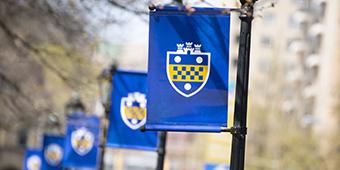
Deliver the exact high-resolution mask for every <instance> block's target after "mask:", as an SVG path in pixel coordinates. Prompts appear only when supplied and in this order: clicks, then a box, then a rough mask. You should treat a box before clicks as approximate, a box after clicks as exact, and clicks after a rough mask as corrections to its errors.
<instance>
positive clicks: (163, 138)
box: [156, 131, 167, 170]
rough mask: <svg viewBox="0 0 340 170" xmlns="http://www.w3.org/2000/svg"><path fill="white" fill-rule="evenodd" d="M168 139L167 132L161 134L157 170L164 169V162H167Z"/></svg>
mask: <svg viewBox="0 0 340 170" xmlns="http://www.w3.org/2000/svg"><path fill="white" fill-rule="evenodd" d="M166 137H167V132H163V131H162V132H159V145H158V150H157V154H158V158H157V168H156V170H163V169H164V160H165V152H166Z"/></svg>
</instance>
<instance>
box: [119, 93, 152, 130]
mask: <svg viewBox="0 0 340 170" xmlns="http://www.w3.org/2000/svg"><path fill="white" fill-rule="evenodd" d="M120 114H121V116H122V119H123V122H124V123H125V125H126V126H128V127H129V128H131V129H132V130H136V129H139V128H140V127H142V126H143V125H144V124H145V122H146V97H145V94H143V93H139V92H133V93H129V94H128V96H127V97H122V99H121V104H120Z"/></svg>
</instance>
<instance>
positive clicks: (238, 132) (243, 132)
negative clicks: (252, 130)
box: [221, 127, 248, 135]
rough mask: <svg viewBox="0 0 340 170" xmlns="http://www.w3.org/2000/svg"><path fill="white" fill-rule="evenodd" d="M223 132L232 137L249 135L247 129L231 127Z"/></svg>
mask: <svg viewBox="0 0 340 170" xmlns="http://www.w3.org/2000/svg"><path fill="white" fill-rule="evenodd" d="M221 131H222V132H229V133H231V134H232V135H247V131H248V128H247V127H231V128H222V129H221Z"/></svg>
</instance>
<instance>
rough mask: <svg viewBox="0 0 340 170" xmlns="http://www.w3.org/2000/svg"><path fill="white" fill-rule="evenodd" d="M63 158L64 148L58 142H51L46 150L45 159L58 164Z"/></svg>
mask: <svg viewBox="0 0 340 170" xmlns="http://www.w3.org/2000/svg"><path fill="white" fill-rule="evenodd" d="M62 158H63V149H62V148H61V147H60V146H59V145H57V144H54V143H52V144H49V145H48V146H47V148H46V150H45V159H46V161H47V163H48V164H50V165H52V166H56V165H58V164H59V163H60V161H61V159H62Z"/></svg>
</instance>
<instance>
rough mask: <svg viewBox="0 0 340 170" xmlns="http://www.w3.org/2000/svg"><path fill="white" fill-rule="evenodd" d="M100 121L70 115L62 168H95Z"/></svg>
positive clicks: (96, 118) (94, 118)
mask: <svg viewBox="0 0 340 170" xmlns="http://www.w3.org/2000/svg"><path fill="white" fill-rule="evenodd" d="M99 135H100V120H99V118H98V117H96V116H86V115H76V114H75V115H70V116H68V117H67V129H66V136H65V146H64V148H65V149H64V150H65V152H64V161H63V166H64V167H70V168H93V169H96V168H97V165H98V164H97V163H98V161H99V159H98V158H99V152H98V146H99Z"/></svg>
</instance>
